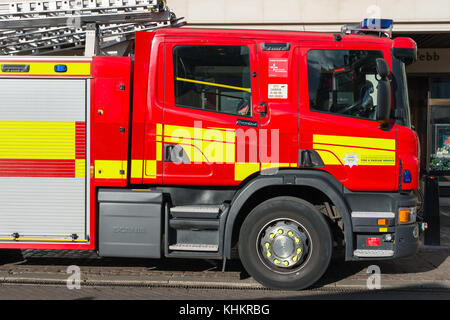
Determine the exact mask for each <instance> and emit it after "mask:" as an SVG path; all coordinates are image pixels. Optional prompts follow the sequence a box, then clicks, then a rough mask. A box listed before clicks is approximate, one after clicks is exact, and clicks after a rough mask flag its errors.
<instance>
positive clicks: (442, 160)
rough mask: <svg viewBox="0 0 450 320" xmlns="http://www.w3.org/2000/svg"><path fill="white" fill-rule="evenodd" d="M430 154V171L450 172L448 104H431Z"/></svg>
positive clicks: (449, 111)
mask: <svg viewBox="0 0 450 320" xmlns="http://www.w3.org/2000/svg"><path fill="white" fill-rule="evenodd" d="M430 125H431V154H430V170H431V171H432V172H435V173H438V172H447V173H448V172H450V106H437V105H434V106H431V110H430Z"/></svg>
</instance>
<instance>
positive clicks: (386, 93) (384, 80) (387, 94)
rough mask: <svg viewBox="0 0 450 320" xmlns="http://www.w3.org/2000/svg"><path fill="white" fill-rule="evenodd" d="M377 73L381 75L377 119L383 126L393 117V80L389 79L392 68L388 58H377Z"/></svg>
mask: <svg viewBox="0 0 450 320" xmlns="http://www.w3.org/2000/svg"><path fill="white" fill-rule="evenodd" d="M376 65H377V73H378V75H379V76H380V77H381V79H380V80H379V81H378V87H377V89H378V90H377V121H378V122H379V123H381V124H382V125H383V126H384V125H386V124H387V123H388V122H389V119H390V118H391V82H390V80H389V75H390V73H391V72H390V70H389V65H388V64H387V62H386V60H384V59H382V58H378V59H376Z"/></svg>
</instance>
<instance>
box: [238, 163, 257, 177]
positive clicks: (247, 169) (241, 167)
mask: <svg viewBox="0 0 450 320" xmlns="http://www.w3.org/2000/svg"><path fill="white" fill-rule="evenodd" d="M259 168H260V165H259V163H243V162H236V163H235V165H234V180H236V181H243V180H245V178H247V177H248V176H250V175H251V174H253V173H255V172H258V171H259Z"/></svg>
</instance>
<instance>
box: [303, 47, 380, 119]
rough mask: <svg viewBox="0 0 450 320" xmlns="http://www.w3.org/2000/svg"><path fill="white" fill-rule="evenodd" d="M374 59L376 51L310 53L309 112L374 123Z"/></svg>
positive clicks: (315, 51) (375, 104)
mask: <svg viewBox="0 0 450 320" xmlns="http://www.w3.org/2000/svg"><path fill="white" fill-rule="evenodd" d="M377 58H383V54H382V53H381V52H380V51H367V50H310V51H309V52H308V56H307V61H308V87H309V106H310V109H311V111H318V112H327V113H334V114H339V115H344V116H353V117H358V118H362V119H369V120H375V118H376V107H377V86H378V79H379V77H378V75H377V72H376V62H375V60H376V59H377Z"/></svg>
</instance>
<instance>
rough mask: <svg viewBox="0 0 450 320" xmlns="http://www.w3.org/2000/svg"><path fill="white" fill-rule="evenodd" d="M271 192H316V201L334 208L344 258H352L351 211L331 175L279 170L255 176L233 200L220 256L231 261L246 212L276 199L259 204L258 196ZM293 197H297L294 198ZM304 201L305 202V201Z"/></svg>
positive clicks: (340, 185)
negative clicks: (340, 226)
mask: <svg viewBox="0 0 450 320" xmlns="http://www.w3.org/2000/svg"><path fill="white" fill-rule="evenodd" d="M271 188H276V189H278V190H279V191H280V192H281V191H285V190H296V191H299V190H302V192H305V191H308V190H309V191H316V193H315V195H317V196H319V197H320V196H321V195H325V196H326V197H327V198H328V199H329V200H330V201H331V203H332V204H333V205H334V206H336V208H337V209H338V211H339V213H340V215H341V218H342V220H343V224H344V238H345V257H346V259H350V258H351V257H352V248H353V231H352V222H351V211H350V209H349V206H348V204H347V202H346V201H345V199H344V196H343V190H344V187H343V185H342V184H341V183H340V182H339V181H337V180H336V179H335V178H334V177H333V176H332V175H330V174H329V173H326V172H324V171H321V170H280V171H279V172H278V173H277V174H274V175H267V176H265V175H259V176H257V177H256V178H254V179H252V180H250V181H248V182H247V183H246V184H245V185H244V186H243V187H242V188H241V189H240V190H239V191H238V192H237V193H236V195H235V196H234V198H233V200H232V202H231V206H230V210H229V212H228V216H227V220H226V223H225V230H224V256H225V257H226V258H228V259H229V258H231V248H232V243H233V239H234V238H233V235H235V233H236V231H237V229H239V228H240V225H241V223H242V221H243V220H244V219H245V217H246V216H247V214H248V213H249V210H251V208H254V207H255V206H256V205H258V204H259V203H261V202H263V201H265V200H268V199H270V198H273V197H276V196H279V195H280V194H275V195H273V196H269V197H264V196H263V197H262V201H261V198H259V196H261V195H263V194H264V193H265V190H274V189H271ZM283 195H289V194H283ZM294 196H297V197H299V196H298V195H294ZM258 198H259V199H258ZM299 198H303V197H299ZM255 199H256V200H255ZM305 200H307V201H308V199H305ZM255 203H256V204H255Z"/></svg>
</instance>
